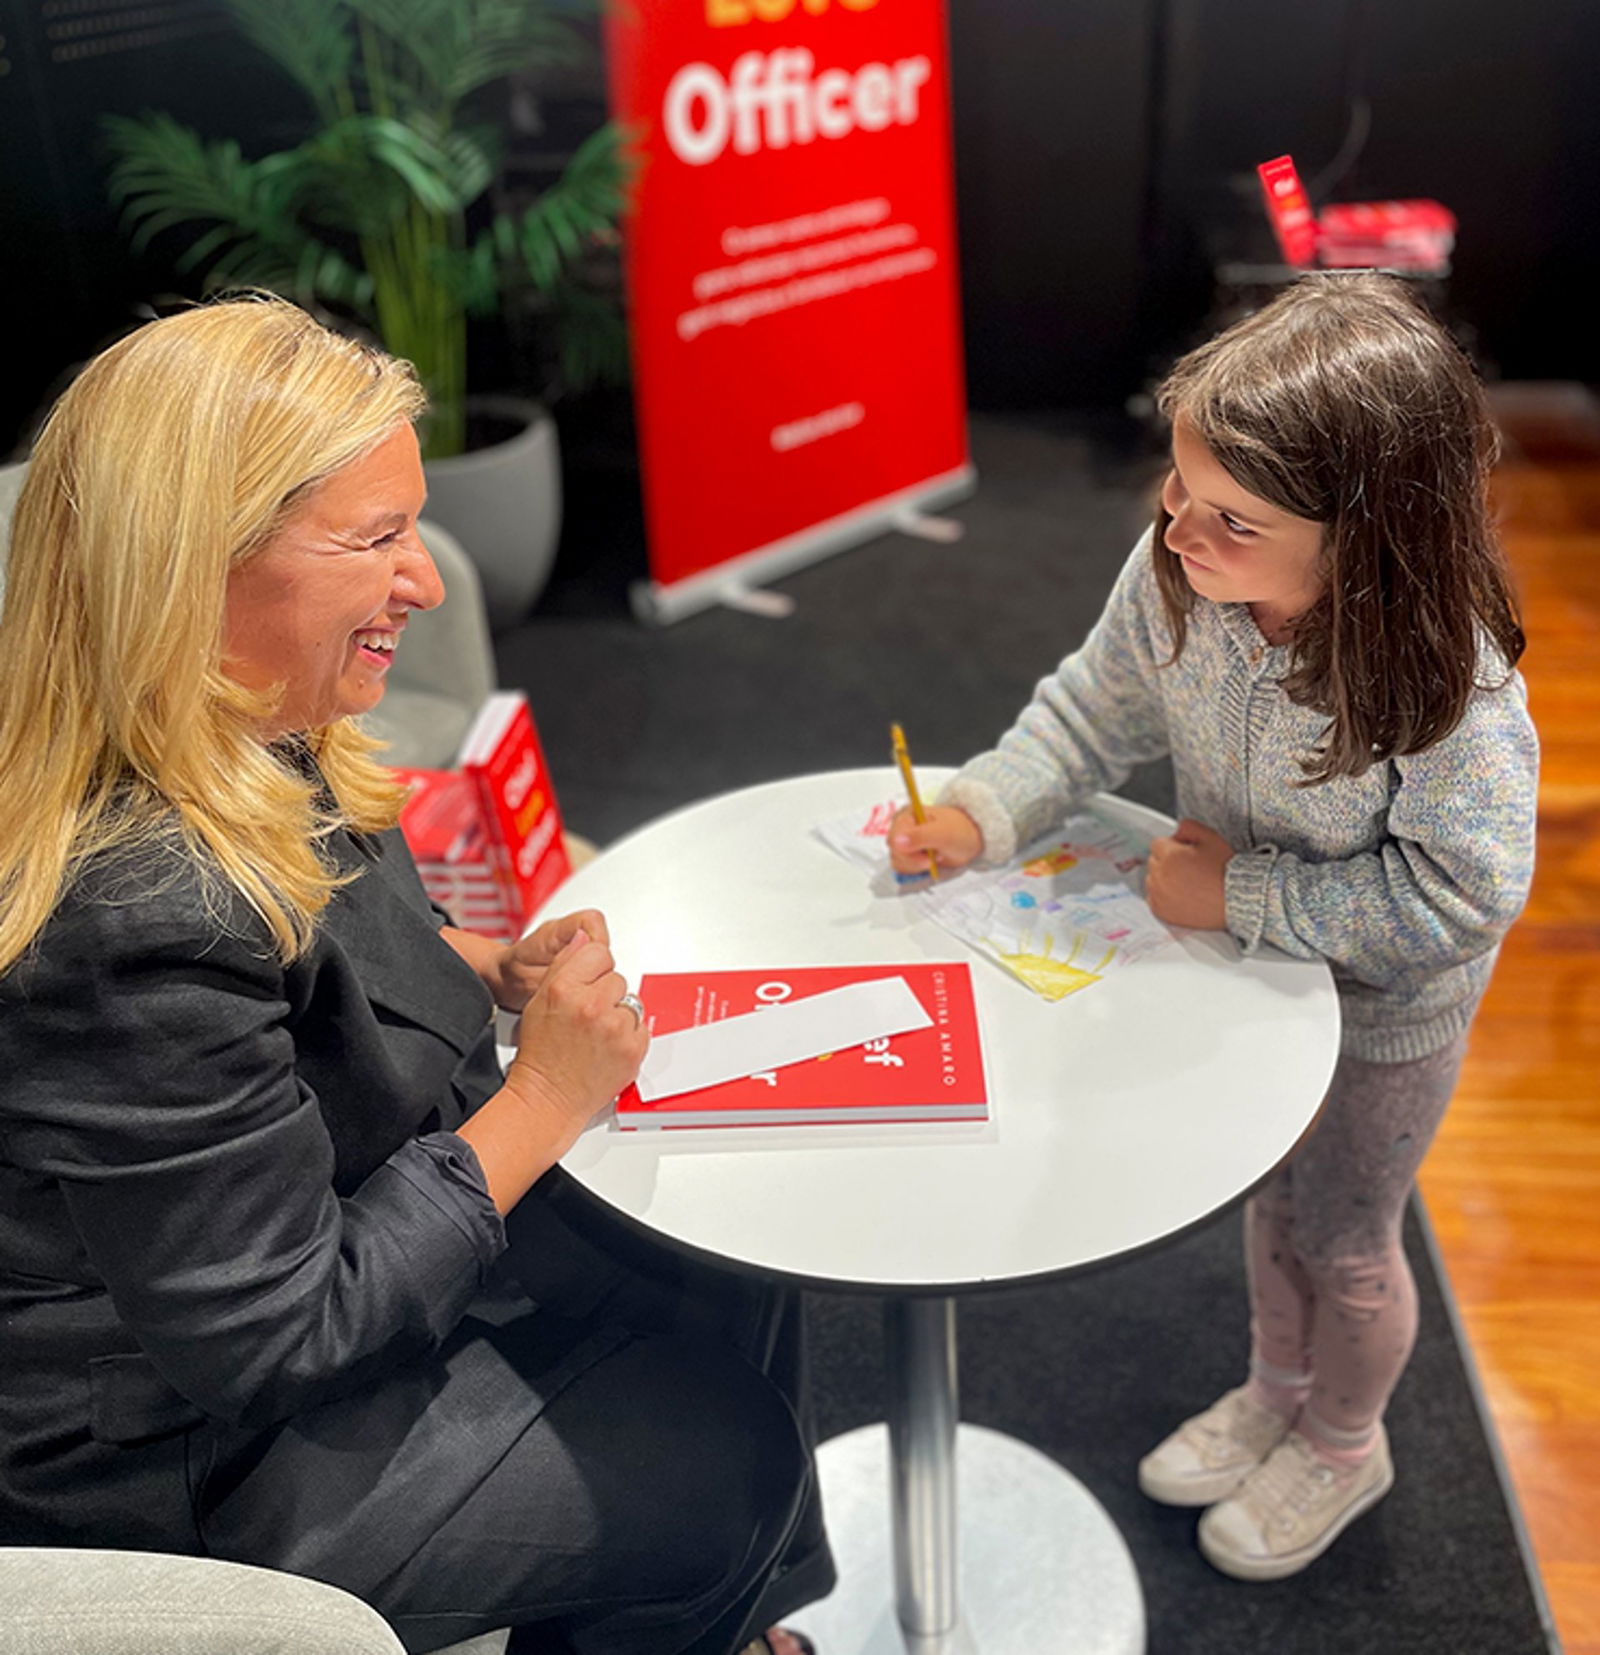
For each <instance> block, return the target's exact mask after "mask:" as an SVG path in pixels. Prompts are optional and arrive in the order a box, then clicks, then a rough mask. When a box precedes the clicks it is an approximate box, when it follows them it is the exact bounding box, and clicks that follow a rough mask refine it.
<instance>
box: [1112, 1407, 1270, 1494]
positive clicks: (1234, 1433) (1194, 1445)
mask: <svg viewBox="0 0 1600 1655" xmlns="http://www.w3.org/2000/svg"><path fill="white" fill-rule="evenodd" d="M1289 1425H1290V1421H1289V1420H1287V1419H1286V1418H1285V1417H1284V1416H1283V1415H1282V1414H1280V1413H1279V1412H1278V1411H1277V1409H1276V1408H1266V1407H1263V1406H1262V1404H1261V1403H1259V1402H1257V1401H1256V1400H1255V1399H1254V1398H1253V1397H1251V1396H1249V1395H1248V1394H1247V1393H1246V1391H1245V1389H1244V1387H1243V1386H1242V1385H1241V1386H1240V1387H1239V1388H1238V1389H1237V1390H1233V1391H1229V1392H1228V1394H1227V1395H1226V1396H1224V1397H1222V1398H1221V1399H1220V1400H1218V1401H1216V1402H1213V1403H1212V1404H1211V1406H1210V1407H1209V1408H1207V1409H1206V1411H1205V1412H1204V1413H1203V1414H1196V1415H1195V1416H1194V1418H1193V1419H1188V1420H1185V1421H1184V1422H1183V1424H1182V1425H1180V1426H1179V1427H1178V1429H1177V1430H1176V1431H1174V1432H1173V1433H1172V1435H1171V1436H1170V1437H1168V1438H1167V1440H1166V1441H1165V1442H1164V1443H1162V1444H1161V1446H1160V1447H1159V1448H1153V1449H1151V1451H1150V1452H1149V1453H1148V1454H1146V1455H1145V1457H1144V1458H1143V1459H1142V1460H1140V1461H1139V1487H1140V1488H1142V1489H1143V1490H1144V1491H1145V1493H1146V1494H1148V1495H1149V1496H1150V1498H1151V1499H1152V1500H1160V1501H1161V1502H1162V1504H1163V1505H1169V1506H1209V1505H1210V1504H1211V1503H1212V1501H1214V1500H1224V1499H1226V1498H1227V1497H1228V1495H1230V1494H1232V1493H1233V1491H1234V1490H1235V1489H1236V1488H1237V1487H1238V1486H1239V1484H1240V1483H1242V1482H1243V1481H1244V1480H1245V1478H1246V1477H1248V1476H1249V1475H1250V1473H1251V1472H1252V1471H1254V1470H1255V1468H1256V1467H1257V1466H1258V1465H1260V1464H1261V1462H1262V1461H1263V1460H1264V1459H1265V1458H1266V1457H1267V1455H1268V1454H1270V1453H1271V1452H1272V1450H1273V1449H1274V1448H1276V1447H1277V1446H1278V1444H1279V1443H1280V1442H1282V1441H1283V1439H1284V1438H1285V1437H1286V1436H1288V1434H1289Z"/></svg>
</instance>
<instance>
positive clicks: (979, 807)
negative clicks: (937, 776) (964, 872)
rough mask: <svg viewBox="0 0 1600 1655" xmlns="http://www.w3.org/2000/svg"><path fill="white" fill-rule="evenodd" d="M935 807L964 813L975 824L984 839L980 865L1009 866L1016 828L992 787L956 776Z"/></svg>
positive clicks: (968, 778) (1015, 851) (945, 788)
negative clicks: (948, 808)
mask: <svg viewBox="0 0 1600 1655" xmlns="http://www.w3.org/2000/svg"><path fill="white" fill-rule="evenodd" d="M934 803H935V804H941V805H953V806H954V807H955V808H956V809H957V810H964V811H966V813H967V814H968V815H969V816H970V817H971V818H972V819H973V821H974V822H976V823H977V824H978V832H979V833H981V834H982V835H983V850H982V851H981V852H980V853H979V855H978V860H979V861H980V862H983V863H1001V862H1009V861H1010V860H1011V858H1012V857H1013V856H1015V855H1016V854H1017V829H1016V825H1015V824H1014V823H1013V822H1012V820H1011V812H1010V811H1008V810H1007V809H1006V807H1005V806H1004V805H1003V804H1001V802H1000V795H999V794H998V793H996V792H995V791H994V789H993V788H992V787H988V786H986V785H985V784H984V783H983V782H980V781H976V780H974V779H973V778H972V777H970V776H969V777H962V776H955V777H952V778H951V780H950V781H948V782H947V783H946V784H945V786H944V787H943V788H942V789H941V790H940V793H939V797H938V798H937V799H935V800H934Z"/></svg>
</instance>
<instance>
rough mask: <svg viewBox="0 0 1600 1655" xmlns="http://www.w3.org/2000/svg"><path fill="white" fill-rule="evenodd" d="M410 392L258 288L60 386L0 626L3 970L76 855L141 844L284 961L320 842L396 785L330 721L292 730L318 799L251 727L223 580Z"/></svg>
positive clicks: (139, 335) (37, 452) (281, 752)
mask: <svg viewBox="0 0 1600 1655" xmlns="http://www.w3.org/2000/svg"><path fill="white" fill-rule="evenodd" d="M423 401H424V398H423V394H422V391H421V389H420V387H419V386H418V384H417V381H416V378H415V376H414V374H413V373H412V370H411V368H410V366H409V364H407V363H404V362H400V361H397V360H395V359H394V358H392V357H389V356H386V355H384V354H383V353H382V352H380V351H377V350H374V349H371V348H369V347H367V346H365V345H362V344H358V343H356V342H354V341H352V340H350V339H346V338H343V337H341V336H340V335H338V334H335V333H332V332H330V331H329V330H328V329H326V328H324V327H322V326H321V325H320V324H319V323H317V322H315V321H314V320H313V319H312V318H311V317H310V316H308V315H306V314H305V312H304V311H302V310H299V309H297V308H296V307H295V306H294V305H291V304H288V303H286V302H285V301H283V300H280V299H275V298H272V297H270V296H267V295H248V296H244V297H235V298H230V299H227V300H223V301H220V302H217V303H213V304H207V305H203V306H199V307H197V308H194V309H191V310H186V311H184V312H182V313H180V314H178V315H174V316H169V317H166V318H164V319H162V320H160V321H156V322H151V323H149V324H147V325H145V326H144V327H141V328H139V329H137V330H136V331H135V332H134V333H132V334H130V335H128V336H127V337H126V338H124V339H122V340H120V341H119V342H118V343H117V344H115V345H113V346H111V347H110V348H109V349H108V350H106V351H104V352H103V353H102V354H101V355H99V356H97V357H96V358H95V359H94V360H93V361H92V362H91V363H90V364H89V365H88V367H87V368H85V369H84V371H83V373H82V374H81V375H80V376H79V377H78V378H77V379H76V380H75V381H74V382H73V384H72V385H71V386H70V387H69V389H68V390H67V391H66V393H65V394H64V395H63V396H62V397H61V399H60V401H59V402H58V403H57V404H56V406H55V408H54V409H53V410H52V411H51V414H50V416H49V419H48V420H47V422H46V424H45V426H44V428H43V430H42V432H41V433H40V436H39V439H38V442H37V443H36V444H35V446H34V451H33V455H32V459H31V463H30V466H29V471H28V477H27V480H26V482H25V484H24V485H23V489H22V494H21V497H20V499H19V500H18V502H17V508H16V515H15V519H14V522H13V526H12V534H11V551H10V559H9V570H8V575H7V582H6V602H5V612H4V616H3V618H0V776H3V777H4V778H5V791H6V805H5V809H4V811H0V971H4V970H7V969H8V968H9V967H10V966H11V965H12V964H13V963H14V962H15V961H16V960H17V959H18V958H19V957H20V956H21V955H22V954H23V953H25V952H26V951H27V949H28V948H29V947H30V946H31V944H32V943H33V941H34V939H35V938H36V937H37V936H38V934H39V931H40V930H41V928H42V927H43V925H44V923H45V921H46V920H47V919H48V918H49V916H50V914H51V912H52V910H53V909H54V908H55V907H56V905H57V904H58V902H59V901H60V900H61V897H62V894H63V892H64V891H65V889H66V887H67V886H68V884H69V883H70V881H71V880H72V878H73V876H74V874H75V873H76V872H77V871H78V870H79V869H80V868H81V867H82V866H83V864H84V863H85V862H86V861H87V860H88V859H89V858H91V857H100V856H103V855H105V854H106V853H108V852H121V851H129V850H144V849H153V848H154V847H155V846H157V845H158V844H160V843H162V842H166V843H169V844H172V843H178V844H181V845H182V847H183V848H184V849H185V850H186V851H187V852H188V853H189V854H190V855H191V856H192V857H194V858H196V859H197V861H198V862H199V864H200V865H201V866H202V867H203V868H204V869H205V870H206V871H207V874H208V883H209V888H211V889H212V890H213V891H214V892H215V894H216V897H217V902H216V906H217V909H218V912H219V913H220V912H221V911H222V909H223V908H224V907H225V906H226V905H227V898H228V894H229V893H228V887H232V889H233V890H234V891H237V892H238V893H239V894H240V895H241V896H243V898H244V899H245V901H246V902H247V903H248V904H249V905H250V907H251V908H253V909H254V910H255V911H256V913H258V914H259V915H260V916H261V918H262V919H263V920H264V921H265V922H266V924H267V926H268V928H269V930H270V932H271V934H272V936H273V938H274V941H275V944H276V947H277V951H278V954H279V956H280V957H281V958H283V959H284V960H289V959H292V958H294V957H295V956H296V955H297V954H299V953H301V952H303V951H304V950H305V948H306V947H307V946H308V945H309V943H310V940H311V935H312V931H313V928H314V925H315V921H316V917H317V915H318V914H319V913H320V912H321V911H322V909H323V907H324V906H325V905H326V904H327V902H328V899H329V897H330V896H331V894H332V892H333V890H334V888H335V887H336V886H337V885H338V884H340V883H341V876H340V875H339V874H338V873H336V872H335V871H334V870H333V869H332V868H331V867H330V865H329V863H328V861H327V859H326V858H325V857H324V856H323V855H321V854H319V852H320V847H321V843H322V841H323V840H324V839H325V838H326V836H327V834H328V833H329V832H330V831H332V829H333V828H334V827H335V826H337V825H339V824H340V823H344V824H348V825H349V826H351V827H353V828H355V829H357V830H359V831H362V832H377V831H380V830H381V829H383V828H386V827H390V826H392V825H393V824H394V822H395V820H396V819H397V816H398V813H399V805H400V801H401V799H402V797H403V794H402V792H401V790H400V789H399V788H398V787H397V786H396V785H395V784H394V782H393V781H392V780H391V778H390V777H389V776H388V773H387V772H386V771H384V770H383V769H382V767H381V766H379V765H378V764H377V763H376V762H375V761H374V760H373V758H372V757H371V755H372V753H373V751H374V750H375V749H376V747H377V743H376V742H374V741H373V740H372V739H371V738H370V737H368V736H366V735H364V734H363V733H362V732H361V731H360V729H359V728H358V727H357V726H355V725H354V724H353V723H351V722H350V721H349V720H348V719H342V720H340V721H338V722H337V723H335V724H331V725H329V726H327V727H325V728H322V729H318V730H313V731H307V732H305V738H304V739H305V741H306V744H307V746H308V747H309V750H310V752H311V753H312V754H313V755H314V756H315V758H316V760H317V763H318V766H319V767H320V769H321V772H322V775H323V777H324V779H325V780H326V781H327V783H328V788H329V790H330V791H331V793H332V795H333V803H332V805H331V806H330V804H329V801H328V800H327V798H326V796H325V795H324V796H323V797H322V798H321V800H320V803H319V798H318V794H319V789H318V788H317V787H316V785H315V782H314V779H310V778H308V776H307V774H306V772H305V770H304V769H303V768H299V767H297V766H296V764H295V762H294V759H293V756H292V754H290V753H289V752H287V751H286V750H285V748H284V746H283V744H281V743H280V744H279V745H278V746H276V747H274V746H273V745H271V744H269V743H268V742H267V741H266V739H265V738H264V737H263V735H262V734H261V731H262V729H263V728H264V722H263V721H264V719H265V717H266V715H267V714H268V713H270V710H271V709H270V706H269V705H268V704H267V703H265V702H264V700H263V698H262V697H261V696H259V695H256V694H252V693H251V692H249V691H247V690H245V689H244V688H243V687H242V686H241V685H239V684H237V683H235V682H234V681H233V680H232V679H230V678H229V677H228V676H227V674H226V673H225V671H224V669H223V656H222V637H223V618H224V610H225V604H226V597H227V586H228V575H229V572H230V570H231V569H232V568H233V567H234V566H235V565H236V564H237V563H239V562H240V560H241V559H244V558H248V557H249V556H250V555H251V554H252V553H253V552H255V551H257V550H258V549H259V548H260V547H261V546H262V545H263V544H264V543H265V542H266V541H267V540H269V539H270V538H271V536H272V534H273V532H274V530H275V529H276V528H278V526H279V525H280V524H281V523H282V522H283V520H284V518H285V516H286V515H287V514H288V512H289V511H291V510H292V509H293V507H294V506H295V505H296V504H297V503H298V502H299V501H300V500H301V499H302V498H303V497H304V496H305V494H306V493H307V491H309V490H310V489H312V488H315V487H316V485H317V484H318V483H320V482H322V481H324V480H325V479H326V478H328V477H329V476H331V475H332V474H333V473H334V472H336V471H338V470H340V469H341V468H342V467H344V466H346V465H349V464H350V463H351V461H353V460H356V459H359V458H360V457H361V456H362V455H363V454H365V453H366V452H368V451H369V450H370V449H372V448H373V447H374V446H375V445H376V444H377V443H379V442H381V441H382V440H383V439H384V438H385V437H386V436H388V435H390V434H391V433H392V432H393V431H394V430H396V429H397V428H398V427H399V426H401V425H404V424H406V423H408V422H410V421H413V420H415V419H416V417H417V416H418V414H419V413H420V412H421V411H422V407H423Z"/></svg>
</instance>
